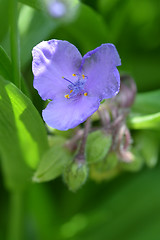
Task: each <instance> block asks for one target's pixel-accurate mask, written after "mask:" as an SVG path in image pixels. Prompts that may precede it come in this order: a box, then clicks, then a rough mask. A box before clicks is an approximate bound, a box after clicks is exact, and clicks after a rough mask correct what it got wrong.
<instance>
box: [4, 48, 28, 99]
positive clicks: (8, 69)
mask: <svg viewBox="0 0 160 240" xmlns="http://www.w3.org/2000/svg"><path fill="white" fill-rule="evenodd" d="M0 75H1V76H2V77H3V78H5V79H7V80H10V81H11V82H12V63H11V60H10V58H9V56H8V55H7V53H6V52H5V50H4V49H3V48H2V46H0ZM21 82H22V91H23V92H24V93H25V94H26V95H27V96H28V97H30V93H29V91H28V87H27V85H26V82H25V80H24V78H23V77H22V76H21Z"/></svg>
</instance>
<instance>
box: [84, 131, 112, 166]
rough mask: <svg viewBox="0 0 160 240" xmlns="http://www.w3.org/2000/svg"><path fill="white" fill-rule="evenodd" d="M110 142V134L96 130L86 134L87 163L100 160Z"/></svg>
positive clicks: (107, 149) (108, 147)
mask: <svg viewBox="0 0 160 240" xmlns="http://www.w3.org/2000/svg"><path fill="white" fill-rule="evenodd" d="M111 144H112V137H111V135H107V134H106V133H104V132H102V131H100V130H97V131H95V132H92V133H90V134H89V135H88V138H87V142H86V159H87V162H88V163H95V162H99V161H102V160H103V159H104V157H105V156H106V154H107V153H108V151H109V149H110V147H111Z"/></svg>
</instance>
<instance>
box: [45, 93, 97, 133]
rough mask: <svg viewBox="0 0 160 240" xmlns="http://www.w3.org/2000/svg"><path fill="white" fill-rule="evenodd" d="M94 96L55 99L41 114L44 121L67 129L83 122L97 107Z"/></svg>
mask: <svg viewBox="0 0 160 240" xmlns="http://www.w3.org/2000/svg"><path fill="white" fill-rule="evenodd" d="M99 105H100V101H99V99H97V98H95V97H88V96H79V97H78V98H77V99H66V98H63V99H61V100H60V99H55V100H53V101H52V102H50V103H49V104H48V106H47V108H46V109H44V110H43V112H42V115H43V119H44V121H45V122H46V123H47V124H48V125H49V126H50V127H53V128H56V129H58V130H68V129H70V128H74V127H76V126H77V125H79V124H80V123H82V122H84V121H85V120H86V119H87V118H88V117H89V116H91V115H92V114H93V113H94V112H95V111H97V109H98V108H99Z"/></svg>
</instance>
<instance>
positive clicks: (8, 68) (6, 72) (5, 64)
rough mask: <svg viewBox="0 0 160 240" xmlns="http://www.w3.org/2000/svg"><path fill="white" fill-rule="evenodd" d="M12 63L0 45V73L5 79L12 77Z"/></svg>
mask: <svg viewBox="0 0 160 240" xmlns="http://www.w3.org/2000/svg"><path fill="white" fill-rule="evenodd" d="M11 73H12V65H11V60H10V58H9V57H8V55H7V54H6V52H5V50H4V49H3V48H2V47H1V46H0V75H1V76H2V77H4V78H5V79H7V80H9V79H12V75H11Z"/></svg>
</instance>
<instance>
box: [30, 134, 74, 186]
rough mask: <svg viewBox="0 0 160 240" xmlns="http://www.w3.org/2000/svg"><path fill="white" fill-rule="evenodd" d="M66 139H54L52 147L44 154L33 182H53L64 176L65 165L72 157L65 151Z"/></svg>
mask: <svg viewBox="0 0 160 240" xmlns="http://www.w3.org/2000/svg"><path fill="white" fill-rule="evenodd" d="M65 141H66V139H65V138H62V137H54V138H53V140H52V147H51V148H50V149H49V150H48V151H47V152H46V153H45V154H44V156H43V158H42V160H41V162H40V164H39V166H38V168H37V170H36V172H35V174H34V177H33V181H35V182H45V181H49V180H53V179H55V178H56V177H58V176H59V175H61V174H62V172H63V170H64V168H65V165H66V164H67V163H68V161H69V160H70V158H71V156H70V154H69V152H68V151H67V149H65V146H64V144H65Z"/></svg>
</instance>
